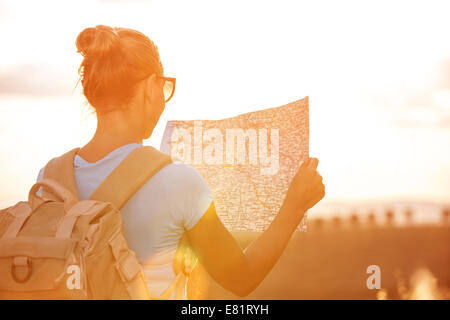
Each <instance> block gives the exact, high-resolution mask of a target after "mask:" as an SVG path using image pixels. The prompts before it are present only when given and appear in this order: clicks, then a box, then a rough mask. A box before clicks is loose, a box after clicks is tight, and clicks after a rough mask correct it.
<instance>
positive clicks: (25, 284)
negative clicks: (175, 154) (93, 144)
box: [0, 146, 198, 299]
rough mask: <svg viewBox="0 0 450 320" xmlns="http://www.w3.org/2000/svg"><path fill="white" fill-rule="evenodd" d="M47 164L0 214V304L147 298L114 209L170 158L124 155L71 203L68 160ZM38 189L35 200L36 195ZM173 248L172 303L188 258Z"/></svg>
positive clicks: (147, 151)
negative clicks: (37, 179)
mask: <svg viewBox="0 0 450 320" xmlns="http://www.w3.org/2000/svg"><path fill="white" fill-rule="evenodd" d="M78 150H79V148H75V149H73V150H71V151H69V152H67V153H65V154H64V155H62V156H61V157H57V158H54V159H52V160H50V162H49V163H48V164H47V166H46V167H45V171H44V177H43V179H42V181H40V182H37V183H36V184H34V185H33V187H32V188H31V190H30V192H29V196H28V201H27V202H25V201H21V202H19V203H17V204H16V205H15V206H12V207H9V208H6V209H3V210H1V211H0V299H155V298H154V297H150V295H149V292H148V288H147V285H146V282H145V280H144V277H143V273H142V267H141V265H140V264H139V262H138V261H137V259H136V256H135V253H134V252H133V251H131V250H130V249H129V248H128V245H127V242H126V240H125V237H124V233H123V226H122V217H121V215H120V212H119V210H120V208H121V207H122V205H123V204H125V203H126V201H127V200H128V199H129V198H130V197H131V196H132V195H133V194H134V193H135V192H136V191H137V190H138V189H139V188H140V187H141V186H142V185H143V184H144V183H145V182H146V181H147V180H148V179H149V178H151V177H152V176H153V174H155V173H156V172H157V171H159V170H160V169H161V168H162V167H163V166H165V165H167V164H169V163H171V161H172V159H171V158H170V157H169V156H168V155H166V154H163V153H161V152H159V151H158V150H156V149H154V148H152V147H147V146H145V147H140V148H137V149H136V150H134V151H133V152H131V153H130V154H129V155H128V156H127V157H126V158H125V159H124V160H123V161H122V162H121V163H120V164H119V165H118V166H117V168H115V169H114V170H113V171H112V172H111V174H110V175H109V176H108V177H107V178H106V179H105V181H103V182H102V183H101V185H100V186H99V187H98V188H97V189H96V190H95V191H94V192H93V194H92V196H91V197H90V199H89V200H83V201H79V200H78V194H77V190H76V184H75V177H74V168H73V159H74V156H75V154H76V153H77V151H78ZM41 187H42V197H39V196H38V195H36V192H37V191H38V189H39V188H41ZM189 248H190V247H189V244H188V240H187V238H186V237H183V241H180V244H179V247H178V250H177V253H176V259H175V261H174V271H175V273H176V274H177V276H176V278H175V280H174V281H173V283H172V284H171V285H170V286H169V288H167V290H166V291H165V292H164V293H163V294H162V295H161V296H160V297H158V299H169V298H170V297H171V295H172V293H173V291H174V290H175V291H176V299H180V298H181V295H182V290H184V283H185V280H186V277H187V276H188V273H189V271H192V270H194V269H198V268H194V265H193V263H195V257H194V258H193V255H192V251H190V250H189Z"/></svg>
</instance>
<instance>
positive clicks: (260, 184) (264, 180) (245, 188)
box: [161, 97, 309, 231]
mask: <svg viewBox="0 0 450 320" xmlns="http://www.w3.org/2000/svg"><path fill="white" fill-rule="evenodd" d="M308 107H309V106H308V97H305V98H303V99H301V100H298V101H295V102H292V103H289V104H286V105H283V106H281V107H277V108H270V109H265V110H260V111H255V112H250V113H245V114H241V115H238V116H236V117H232V118H227V119H222V120H190V121H178V120H175V121H169V122H168V123H167V125H166V129H165V131H164V135H163V139H162V142H161V151H162V152H165V153H167V154H170V155H172V156H175V157H177V158H179V159H181V160H182V161H183V162H185V163H187V164H189V165H191V166H193V167H194V168H195V169H197V170H198V171H199V172H200V173H201V174H202V176H203V177H204V179H205V180H206V182H207V183H208V185H209V188H210V189H211V192H212V194H213V196H214V204H215V207H216V210H217V214H218V215H219V217H220V219H221V220H222V222H223V223H224V225H225V226H226V227H227V228H228V229H229V230H246V231H264V230H265V229H266V228H267V227H268V226H269V224H270V223H271V221H272V219H273V218H274V217H275V216H276V214H277V213H278V211H279V209H280V207H281V205H282V203H283V200H284V198H285V196H286V191H287V189H288V187H289V184H290V182H291V180H292V178H293V176H294V175H295V173H296V171H297V169H298V168H299V166H300V164H301V162H302V161H303V160H305V159H307V158H308V157H309V155H308V153H309V151H308V147H309V121H308V118H309V117H308ZM299 230H301V231H306V215H305V217H304V219H303V221H302V222H301V223H300V225H299Z"/></svg>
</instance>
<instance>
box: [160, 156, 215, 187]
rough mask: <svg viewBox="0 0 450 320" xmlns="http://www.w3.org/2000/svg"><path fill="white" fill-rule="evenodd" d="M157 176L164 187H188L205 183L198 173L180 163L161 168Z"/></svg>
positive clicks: (175, 162)
mask: <svg viewBox="0 0 450 320" xmlns="http://www.w3.org/2000/svg"><path fill="white" fill-rule="evenodd" d="M157 175H158V176H159V177H160V178H162V179H163V180H164V181H165V184H166V185H171V186H175V185H178V186H189V185H193V184H196V183H205V184H206V181H205V180H204V179H203V177H202V175H201V174H200V172H198V171H197V170H196V169H195V168H194V167H192V166H191V165H189V164H187V163H184V162H182V161H178V160H176V161H173V162H171V163H169V164H168V165H166V166H165V167H163V168H162V169H161V170H159V172H158V173H157V174H156V175H155V176H157Z"/></svg>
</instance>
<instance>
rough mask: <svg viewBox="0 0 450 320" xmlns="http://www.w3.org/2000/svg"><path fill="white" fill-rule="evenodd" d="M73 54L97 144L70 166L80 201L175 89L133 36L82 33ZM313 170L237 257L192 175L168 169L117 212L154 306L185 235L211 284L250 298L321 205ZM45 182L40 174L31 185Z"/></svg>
mask: <svg viewBox="0 0 450 320" xmlns="http://www.w3.org/2000/svg"><path fill="white" fill-rule="evenodd" d="M76 46H77V49H78V52H80V53H81V54H82V55H83V57H84V60H83V61H82V63H81V65H80V69H79V72H80V75H81V77H82V81H81V82H82V85H83V92H84V95H85V96H86V98H87V100H88V102H89V103H90V105H91V106H93V107H94V108H95V112H96V115H97V119H98V123H97V130H96V132H95V134H94V137H93V138H92V139H91V140H90V141H89V143H87V144H86V145H85V146H83V147H82V148H81V149H80V150H79V152H78V154H77V155H76V156H75V159H74V168H75V179H76V183H77V189H78V193H79V198H80V200H84V199H88V198H89V196H90V195H91V193H92V192H93V191H94V190H95V189H96V188H97V187H98V185H99V184H100V183H101V182H102V181H103V179H105V178H106V176H107V175H108V174H109V173H110V172H111V171H112V170H113V169H114V168H115V167H116V166H117V165H118V164H119V163H120V162H121V161H122V160H123V159H124V158H125V157H126V156H127V155H128V154H129V153H130V152H131V151H133V150H134V149H136V148H139V147H141V146H142V140H143V139H147V138H149V137H150V135H151V134H152V131H153V129H154V127H155V126H156V123H157V122H158V119H159V117H160V115H161V113H162V112H163V110H164V107H165V102H167V101H168V100H169V99H170V98H171V97H172V95H173V91H174V85H175V83H174V79H170V78H164V77H163V74H164V72H163V66H162V64H161V61H160V57H159V53H158V49H157V47H156V46H155V45H154V43H153V42H152V41H151V40H150V39H149V38H148V37H146V36H145V35H143V34H142V33H140V32H138V31H135V30H131V29H125V28H110V27H107V26H103V25H99V26H97V27H95V28H86V29H85V30H83V31H82V32H81V33H80V34H79V35H78V37H77V40H76ZM317 164H318V160H317V159H315V158H310V159H308V161H306V162H304V163H303V164H302V165H301V167H300V169H299V170H298V172H297V174H296V175H295V177H294V179H293V181H292V183H291V186H290V188H289V190H288V192H287V195H286V198H285V201H284V203H283V205H282V207H281V209H280V211H279V213H278V215H277V216H276V217H275V218H274V220H273V222H272V223H271V225H270V227H269V228H268V229H267V231H266V232H264V233H263V234H262V235H261V236H260V237H259V238H258V239H257V240H255V241H254V242H253V243H252V244H251V245H250V246H249V247H247V248H246V250H245V251H244V252H243V251H242V250H241V248H240V247H239V245H238V244H237V242H236V240H235V239H234V238H233V236H232V235H231V234H230V232H229V231H228V230H227V229H226V228H225V226H224V225H223V224H222V223H221V221H220V219H219V218H218V216H217V214H216V210H215V207H214V202H213V197H212V195H211V192H210V190H209V189H208V186H207V184H206V182H205V181H204V180H203V179H202V177H201V175H200V174H199V173H198V172H197V171H196V170H195V169H193V168H192V167H190V166H188V165H186V164H183V163H181V162H173V163H171V164H169V165H167V166H165V167H164V168H163V169H161V170H160V171H159V172H157V173H156V174H155V175H154V176H153V177H152V178H151V179H149V180H148V181H147V182H146V183H145V184H144V185H143V187H141V188H140V189H139V190H138V191H137V192H136V193H135V194H134V195H133V197H132V198H130V200H128V202H127V203H126V204H125V205H124V206H123V207H122V209H121V214H122V216H123V224H124V229H125V235H126V238H127V241H128V244H129V246H130V248H131V249H132V250H133V251H134V252H135V253H136V255H137V257H138V259H139V261H140V263H141V264H142V266H143V269H144V275H145V277H146V281H147V283H148V287H149V291H150V295H151V296H153V297H158V296H159V295H160V294H161V293H162V292H163V291H164V290H165V289H166V288H167V286H168V285H169V284H170V282H171V281H172V279H173V278H174V277H175V274H174V272H173V269H172V262H173V258H174V252H175V250H176V248H177V246H178V242H179V241H180V238H181V237H182V236H183V234H184V232H185V231H186V233H187V237H188V238H189V241H190V244H191V246H192V248H193V250H194V251H195V252H196V254H197V255H198V257H199V258H200V260H201V263H202V265H203V266H204V268H205V269H206V270H207V272H208V273H209V274H210V275H211V277H212V278H214V279H215V280H216V281H217V282H218V283H219V284H220V285H222V286H223V287H224V288H226V289H227V290H229V291H231V292H233V293H235V294H237V295H239V296H246V295H248V294H249V293H250V292H252V291H253V290H254V289H255V288H256V287H257V286H258V285H259V284H260V283H261V281H262V280H263V279H264V277H265V276H266V275H267V273H268V272H269V271H270V270H271V268H272V267H273V266H274V264H275V263H276V261H277V260H278V258H279V257H280V255H281V253H282V252H283V250H284V249H285V247H286V245H287V243H288V240H289V238H290V237H291V235H292V233H293V232H294V230H295V229H296V227H297V225H298V224H299V223H300V221H301V220H302V218H303V215H304V213H305V211H306V210H308V209H309V208H311V207H312V206H314V205H315V204H316V203H317V202H318V201H320V200H321V199H322V198H323V196H324V194H325V191H324V185H323V184H322V177H321V176H320V175H319V174H318V173H317V171H316V168H317ZM42 176H43V169H41V171H40V173H39V177H38V180H40V179H41V178H42ZM155 261H159V262H158V264H156V265H155ZM172 298H173V296H172ZM183 298H186V297H183Z"/></svg>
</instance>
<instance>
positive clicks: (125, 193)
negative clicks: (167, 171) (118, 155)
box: [89, 146, 172, 210]
mask: <svg viewBox="0 0 450 320" xmlns="http://www.w3.org/2000/svg"><path fill="white" fill-rule="evenodd" d="M171 162H172V157H170V156H169V155H167V154H165V153H162V152H160V151H158V150H156V149H155V148H153V147H151V146H142V147H139V148H137V149H136V150H133V151H132V152H131V153H130V154H129V155H128V156H127V157H126V158H125V159H124V160H122V162H121V163H119V165H118V166H117V167H116V168H115V169H114V170H113V171H112V172H111V173H110V174H109V175H108V176H107V177H106V178H105V180H104V181H103V182H102V183H101V184H100V186H98V188H97V189H96V190H95V191H94V192H93V193H92V195H91V196H90V197H89V199H90V200H99V201H104V202H110V203H112V204H113V205H114V206H115V207H116V208H117V209H119V210H120V209H121V208H122V206H123V205H124V204H125V203H126V202H127V201H128V200H129V199H130V198H131V196H132V195H133V194H134V193H135V192H136V191H137V190H138V189H139V188H140V187H142V186H143V185H144V183H145V182H146V181H147V180H149V179H150V178H151V177H152V176H153V175H154V174H155V173H156V172H158V171H159V170H160V169H161V168H163V167H164V166H166V165H168V164H169V163H171Z"/></svg>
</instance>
